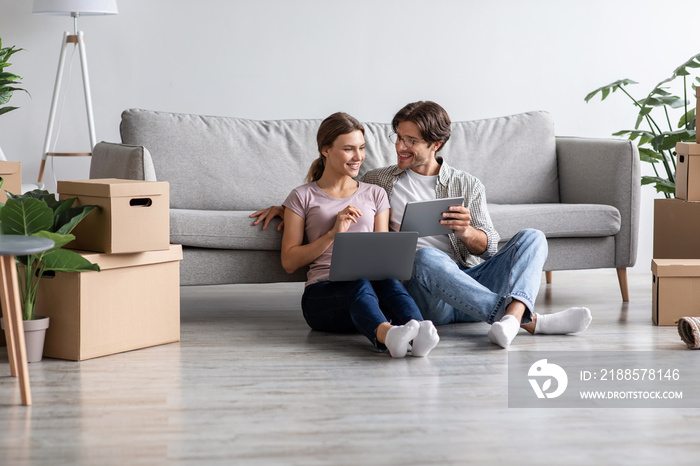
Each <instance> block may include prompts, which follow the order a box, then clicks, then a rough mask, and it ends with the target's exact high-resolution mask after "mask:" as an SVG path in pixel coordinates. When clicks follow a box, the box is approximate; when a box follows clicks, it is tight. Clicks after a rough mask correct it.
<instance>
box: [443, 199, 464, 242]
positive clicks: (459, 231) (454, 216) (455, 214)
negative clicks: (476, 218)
mask: <svg viewBox="0 0 700 466" xmlns="http://www.w3.org/2000/svg"><path fill="white" fill-rule="evenodd" d="M442 218H443V219H442V220H440V224H441V225H443V226H446V227H447V228H451V229H452V230H454V232H455V236H456V237H457V238H460V239H461V238H464V236H465V235H466V232H467V230H468V229H469V227H470V226H471V223H472V214H471V212H469V209H467V208H466V207H464V206H461V205H453V206H450V210H449V212H443V213H442Z"/></svg>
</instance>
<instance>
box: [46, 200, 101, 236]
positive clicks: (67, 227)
mask: <svg viewBox="0 0 700 466" xmlns="http://www.w3.org/2000/svg"><path fill="white" fill-rule="evenodd" d="M96 207H97V206H94V205H81V206H78V207H71V208H70V209H69V210H68V211H66V212H63V213H61V214H60V215H58V216H56V219H55V227H56V233H63V234H67V233H70V232H71V231H73V228H75V227H76V225H78V223H80V221H81V220H83V219H84V218H85V217H87V215H88V214H89V213H90V212H92V211H93V210H94V209H95V208H96Z"/></svg>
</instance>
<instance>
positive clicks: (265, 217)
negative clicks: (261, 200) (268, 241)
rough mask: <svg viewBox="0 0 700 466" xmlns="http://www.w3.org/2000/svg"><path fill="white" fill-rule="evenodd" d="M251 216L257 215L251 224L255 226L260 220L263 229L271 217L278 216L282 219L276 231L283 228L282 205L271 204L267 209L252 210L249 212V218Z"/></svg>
mask: <svg viewBox="0 0 700 466" xmlns="http://www.w3.org/2000/svg"><path fill="white" fill-rule="evenodd" d="M253 217H258V218H257V219H256V220H255V221H254V222H253V226H256V225H257V224H259V223H260V222H263V227H262V229H263V230H264V229H266V228H267V225H268V224H269V223H270V221H271V220H272V219H273V218H275V217H280V218H281V219H282V221H281V222H280V224H279V225H278V226H277V231H282V228H284V207H282V206H281V205H273V206H270V207H268V208H267V209H260V210H258V211H257V212H253V213H252V214H250V218H253Z"/></svg>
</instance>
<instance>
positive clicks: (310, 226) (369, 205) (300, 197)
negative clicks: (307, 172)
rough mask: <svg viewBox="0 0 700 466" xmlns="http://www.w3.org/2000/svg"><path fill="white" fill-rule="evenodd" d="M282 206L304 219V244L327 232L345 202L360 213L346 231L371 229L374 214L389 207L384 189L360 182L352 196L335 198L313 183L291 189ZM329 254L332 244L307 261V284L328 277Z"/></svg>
mask: <svg viewBox="0 0 700 466" xmlns="http://www.w3.org/2000/svg"><path fill="white" fill-rule="evenodd" d="M282 205H283V206H284V207H285V208H287V209H291V210H292V212H294V213H295V214H297V215H299V216H300V217H301V218H303V219H304V232H305V234H306V240H305V241H306V242H307V243H312V242H314V241H316V240H317V239H318V238H320V237H321V236H323V235H325V234H326V233H328V232H329V231H330V230H331V229H332V228H333V225H335V219H336V217H337V216H338V212H340V211H341V210H343V209H345V208H346V207H347V206H348V205H352V206H354V207H357V208H358V209H360V212H362V216H361V217H359V218H357V223H353V224H351V225H350V228H349V229H348V231H374V217H375V216H376V215H378V214H380V213H382V212H384V211H385V210H387V209H388V208H389V207H390V206H389V199H388V198H387V195H386V191H384V189H382V188H380V187H379V186H376V185H373V184H367V183H359V187H358V188H357V191H355V193H354V194H353V195H352V196H350V197H346V198H343V199H338V198H335V197H331V196H329V195H328V194H326V193H325V192H323V190H322V189H321V188H319V187H318V185H317V184H316V182H312V183H308V184H305V185H302V186H299V187H297V188H294V190H293V191H292V192H291V193H290V194H289V196H287V199H286V200H285V201H284V203H283V204H282ZM332 253H333V245H332V244H331V245H330V246H329V247H328V249H326V250H325V251H324V252H323V254H321V255H320V256H319V257H318V258H317V259H316V260H315V261H313V262H312V263H311V264H309V273H308V274H307V276H306V280H307V281H306V286H309V285H311V284H312V283H316V282H320V281H323V280H328V275H329V273H330V267H331V255H332Z"/></svg>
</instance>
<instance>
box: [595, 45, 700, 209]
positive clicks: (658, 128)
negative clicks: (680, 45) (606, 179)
mask: <svg viewBox="0 0 700 466" xmlns="http://www.w3.org/2000/svg"><path fill="white" fill-rule="evenodd" d="M697 68H700V54H698V55H695V56H693V57H691V58H690V59H689V60H688V61H686V62H685V63H683V64H682V65H680V66H679V67H678V68H676V69H675V70H674V71H673V73H672V74H671V76H670V77H668V78H667V79H664V80H663V81H661V82H660V83H659V84H657V85H656V86H655V87H654V88H653V89H652V90H651V91H650V92H649V93H648V94H647V96H646V97H645V98H643V99H635V98H634V97H632V95H631V94H630V93H629V92H627V90H626V89H625V88H624V86H627V85H629V84H637V83H636V82H635V81H632V80H631V79H621V80H619V81H615V82H613V83H610V84H608V85H607V86H603V87H599V88H598V89H596V90H595V91H593V92H591V93H589V94H588V95H587V96H586V97H585V100H586V102H588V101H590V100H591V99H592V98H593V97H594V96H595V95H597V94H600V95H601V100H605V98H606V97H608V96H609V95H610V94H612V93H614V92H615V91H617V90H618V89H619V90H620V91H622V92H623V93H624V94H625V95H626V96H627V97H629V98H630V100H631V101H632V102H633V103H634V105H635V106H636V107H637V108H638V109H639V112H638V113H637V120H636V122H635V125H634V129H628V130H622V131H618V132H616V133H614V134H613V136H624V135H627V136H628V137H629V139H630V140H633V141H634V140H637V139H638V143H637V145H638V148H639V158H640V159H641V160H642V161H643V162H648V163H650V164H651V165H652V167H653V169H654V174H655V175H656V176H642V185H647V184H650V185H654V187H655V188H656V191H657V192H660V193H664V196H665V197H667V198H669V197H672V196H675V192H676V152H675V148H676V143H677V142H695V116H696V115H695V110H696V109H695V108H691V107H690V105H689V103H690V102H689V100H688V94H689V93H688V90H689V89H688V84H690V91H691V93H692V91H693V90H695V92H696V93H697V85H698V84H700V78H698V77H696V78H695V80H694V81H695V82H693V79H692V77H691V70H692V69H697ZM689 77H690V79H688V78H689ZM676 78H682V79H683V89H682V92H683V97H679V96H676V95H672V94H671V92H669V91H668V89H669V85H670V84H671V82H672V81H674V80H675V79H676ZM688 81H690V83H689V82H688ZM696 83H697V84H696ZM669 108H670V109H683V114H682V115H681V116H680V119H679V120H678V123H677V124H676V125H675V126H676V127H675V128H674V125H673V124H672V123H671V118H670V115H669ZM654 109H657V113H659V114H661V117H662V120H663V121H662V123H660V124H659V123H657V121H656V120H655V119H654V118H653V117H652V115H651V113H652V110H654ZM661 109H663V113H661V111H660V110H661ZM642 123H645V129H640V126H641V125H642ZM664 126H667V127H668V129H665V128H664ZM643 128H644V127H643ZM659 163H660V164H661V165H662V166H663V172H660V171H659V169H658V168H657V165H658V164H659Z"/></svg>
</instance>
